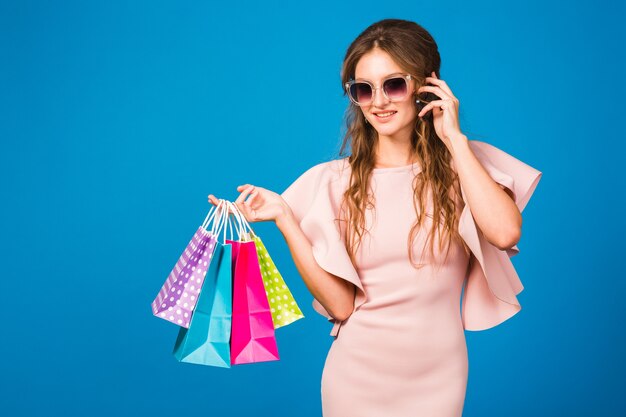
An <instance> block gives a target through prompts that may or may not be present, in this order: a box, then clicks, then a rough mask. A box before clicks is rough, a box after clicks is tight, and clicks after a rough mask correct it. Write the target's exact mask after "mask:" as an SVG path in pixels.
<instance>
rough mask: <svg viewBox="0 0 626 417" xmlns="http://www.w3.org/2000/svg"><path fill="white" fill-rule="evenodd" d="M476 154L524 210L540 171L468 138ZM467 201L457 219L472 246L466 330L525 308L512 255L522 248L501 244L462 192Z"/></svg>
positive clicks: (493, 322) (465, 303)
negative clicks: (481, 226) (481, 225)
mask: <svg viewBox="0 0 626 417" xmlns="http://www.w3.org/2000/svg"><path fill="white" fill-rule="evenodd" d="M469 144H470V147H471V149H472V151H473V152H474V154H475V155H476V158H477V159H478V160H479V161H480V162H481V164H482V166H483V167H484V168H485V170H486V171H487V172H488V173H489V175H490V176H491V178H493V179H494V181H496V182H497V183H499V184H501V185H503V186H505V187H506V188H507V189H509V190H510V191H511V192H512V193H513V196H514V200H515V204H516V205H517V207H518V208H519V210H520V212H521V211H523V210H524V207H526V204H527V203H528V200H529V199H530V197H531V195H532V194H533V192H534V191H535V188H536V187H537V184H538V183H539V180H540V178H541V175H542V173H541V172H540V171H538V170H536V169H535V168H533V167H531V166H529V165H527V164H525V163H524V162H522V161H520V160H518V159H516V158H515V157H513V156H511V155H509V154H508V153H506V152H504V151H502V150H501V149H498V148H496V147H495V146H493V145H490V144H488V143H486V142H481V141H475V140H473V141H469ZM462 197H463V202H464V203H465V206H464V208H463V211H462V212H461V217H460V219H459V229H458V230H459V234H460V235H461V237H462V238H463V240H464V241H465V242H466V243H467V245H468V246H469V248H470V250H471V252H472V258H471V261H470V267H469V271H468V275H467V277H466V285H465V289H464V292H463V301H462V309H461V310H462V318H463V327H464V328H465V329H466V330H485V329H488V328H491V327H494V326H496V325H498V324H500V323H502V322H503V321H505V320H508V319H509V318H511V317H512V316H513V315H515V314H517V312H519V311H520V310H521V305H520V303H519V302H518V301H517V297H516V295H517V294H519V293H520V292H521V291H522V290H523V289H524V287H523V285H522V283H521V281H520V279H519V276H518V275H517V272H516V271H515V268H514V267H513V264H512V262H511V260H510V258H511V257H512V256H514V255H517V254H518V253H519V248H518V247H517V245H515V246H513V247H512V248H510V249H507V250H500V249H498V248H497V247H495V246H494V245H492V244H491V243H489V241H488V240H487V239H486V238H485V237H484V236H483V234H482V232H481V231H480V229H479V228H478V227H477V226H476V223H475V222H474V218H473V216H472V213H471V211H470V207H469V205H468V203H467V199H466V196H465V193H464V192H462Z"/></svg>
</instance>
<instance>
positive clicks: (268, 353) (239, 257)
mask: <svg viewBox="0 0 626 417" xmlns="http://www.w3.org/2000/svg"><path fill="white" fill-rule="evenodd" d="M229 204H230V205H231V207H232V210H233V212H234V214H235V217H236V218H237V220H238V222H239V225H241V221H240V220H239V218H238V216H242V214H241V213H238V211H237V208H236V206H235V205H234V204H232V203H229ZM246 238H247V239H248V241H242V240H245V239H246ZM226 243H229V244H231V245H232V261H233V308H232V333H231V345H230V349H231V354H230V357H231V364H233V365H238V364H244V363H253V362H266V361H275V360H279V356H278V346H277V343H276V335H275V330H274V322H273V320H272V313H271V311H270V305H269V301H268V299H267V293H266V291H265V287H264V285H263V278H262V276H261V268H260V266H259V260H258V257H257V251H256V247H255V243H254V241H253V240H250V239H249V235H247V234H246V233H241V232H240V240H239V241H234V240H226Z"/></svg>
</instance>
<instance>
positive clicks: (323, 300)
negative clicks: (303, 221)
mask: <svg viewBox="0 0 626 417" xmlns="http://www.w3.org/2000/svg"><path fill="white" fill-rule="evenodd" d="M275 221H276V226H277V227H278V229H279V230H280V232H281V233H282V235H283V237H284V238H285V241H286V242H287V245H288V246H289V250H290V252H291V256H292V257H293V260H294V264H295V265H296V268H297V269H298V272H299V273H300V275H301V276H302V278H303V280H304V283H305V285H306V286H307V288H308V289H309V291H310V292H311V294H312V295H313V297H315V299H317V301H319V302H320V304H321V305H322V306H323V307H324V308H325V309H326V311H327V312H328V314H330V315H331V316H332V317H334V318H335V319H337V320H339V321H343V320H346V319H347V318H348V317H349V316H350V315H351V314H352V311H353V309H354V297H355V291H356V287H355V286H354V285H353V284H352V283H350V282H348V281H346V280H344V279H342V278H339V277H337V276H336V275H333V274H331V273H329V272H328V271H326V270H325V269H323V268H322V267H320V266H319V264H318V263H317V261H316V260H315V258H314V257H313V249H312V246H311V243H310V242H309V240H308V238H307V237H306V235H305V234H304V232H303V231H302V229H301V228H300V225H299V224H298V222H297V220H296V218H295V217H294V215H293V213H292V211H291V209H290V208H289V205H288V204H287V203H286V202H283V210H282V212H281V214H280V215H278V216H277V217H276V220H275Z"/></svg>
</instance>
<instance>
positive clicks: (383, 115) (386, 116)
mask: <svg viewBox="0 0 626 417" xmlns="http://www.w3.org/2000/svg"><path fill="white" fill-rule="evenodd" d="M396 113H397V111H395V110H391V111H385V112H377V113H374V116H376V120H378V121H379V122H385V121H387V120H390V119H391V118H393V115H394V114H396Z"/></svg>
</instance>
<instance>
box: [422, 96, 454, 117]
mask: <svg viewBox="0 0 626 417" xmlns="http://www.w3.org/2000/svg"><path fill="white" fill-rule="evenodd" d="M445 103H452V100H450V99H448V100H433V101H431V102H430V103H428V104H427V105H425V106H424V108H423V109H422V110H420V112H419V113H418V114H417V116H418V117H422V116H423V115H424V114H426V112H428V111H429V110H430V109H432V108H435V107H438V108H439V107H441V105H442V104H445ZM452 104H453V103H452ZM447 108H449V107H447Z"/></svg>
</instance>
